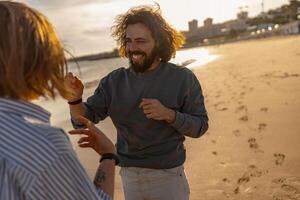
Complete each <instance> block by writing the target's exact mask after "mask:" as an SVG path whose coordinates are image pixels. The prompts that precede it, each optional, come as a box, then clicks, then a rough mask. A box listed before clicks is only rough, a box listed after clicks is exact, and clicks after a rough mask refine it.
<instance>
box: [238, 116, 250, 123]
mask: <svg viewBox="0 0 300 200" xmlns="http://www.w3.org/2000/svg"><path fill="white" fill-rule="evenodd" d="M239 120H241V121H243V122H246V121H248V120H249V118H248V116H247V115H244V116H242V117H240V118H239Z"/></svg>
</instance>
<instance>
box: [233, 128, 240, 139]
mask: <svg viewBox="0 0 300 200" xmlns="http://www.w3.org/2000/svg"><path fill="white" fill-rule="evenodd" d="M233 134H234V135H235V136H236V137H239V136H241V135H242V134H241V132H240V130H239V129H236V130H234V131H233Z"/></svg>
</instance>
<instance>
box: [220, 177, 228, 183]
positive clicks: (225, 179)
mask: <svg viewBox="0 0 300 200" xmlns="http://www.w3.org/2000/svg"><path fill="white" fill-rule="evenodd" d="M222 181H223V182H224V183H230V181H229V180H228V178H223V179H222Z"/></svg>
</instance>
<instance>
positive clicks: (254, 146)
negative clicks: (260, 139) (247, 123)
mask: <svg viewBox="0 0 300 200" xmlns="http://www.w3.org/2000/svg"><path fill="white" fill-rule="evenodd" d="M248 143H249V147H250V148H251V149H258V144H257V142H256V139H255V138H253V137H251V138H249V139H248Z"/></svg>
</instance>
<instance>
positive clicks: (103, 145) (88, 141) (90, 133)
mask: <svg viewBox="0 0 300 200" xmlns="http://www.w3.org/2000/svg"><path fill="white" fill-rule="evenodd" d="M77 120H78V121H79V122H80V123H82V124H84V125H85V126H86V127H87V129H76V130H71V131H69V133H70V134H71V135H84V136H83V137H81V138H80V139H79V140H78V144H79V146H80V147H82V148H92V149H94V150H95V151H96V152H97V153H98V154H100V155H101V156H102V155H103V154H105V153H113V154H116V148H115V146H114V144H113V143H112V142H111V141H110V139H108V138H107V137H106V136H105V135H104V133H102V131H100V130H99V129H98V128H97V127H95V125H94V124H93V123H92V122H91V121H89V120H88V119H86V118H84V117H82V116H80V117H78V119H77Z"/></svg>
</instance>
